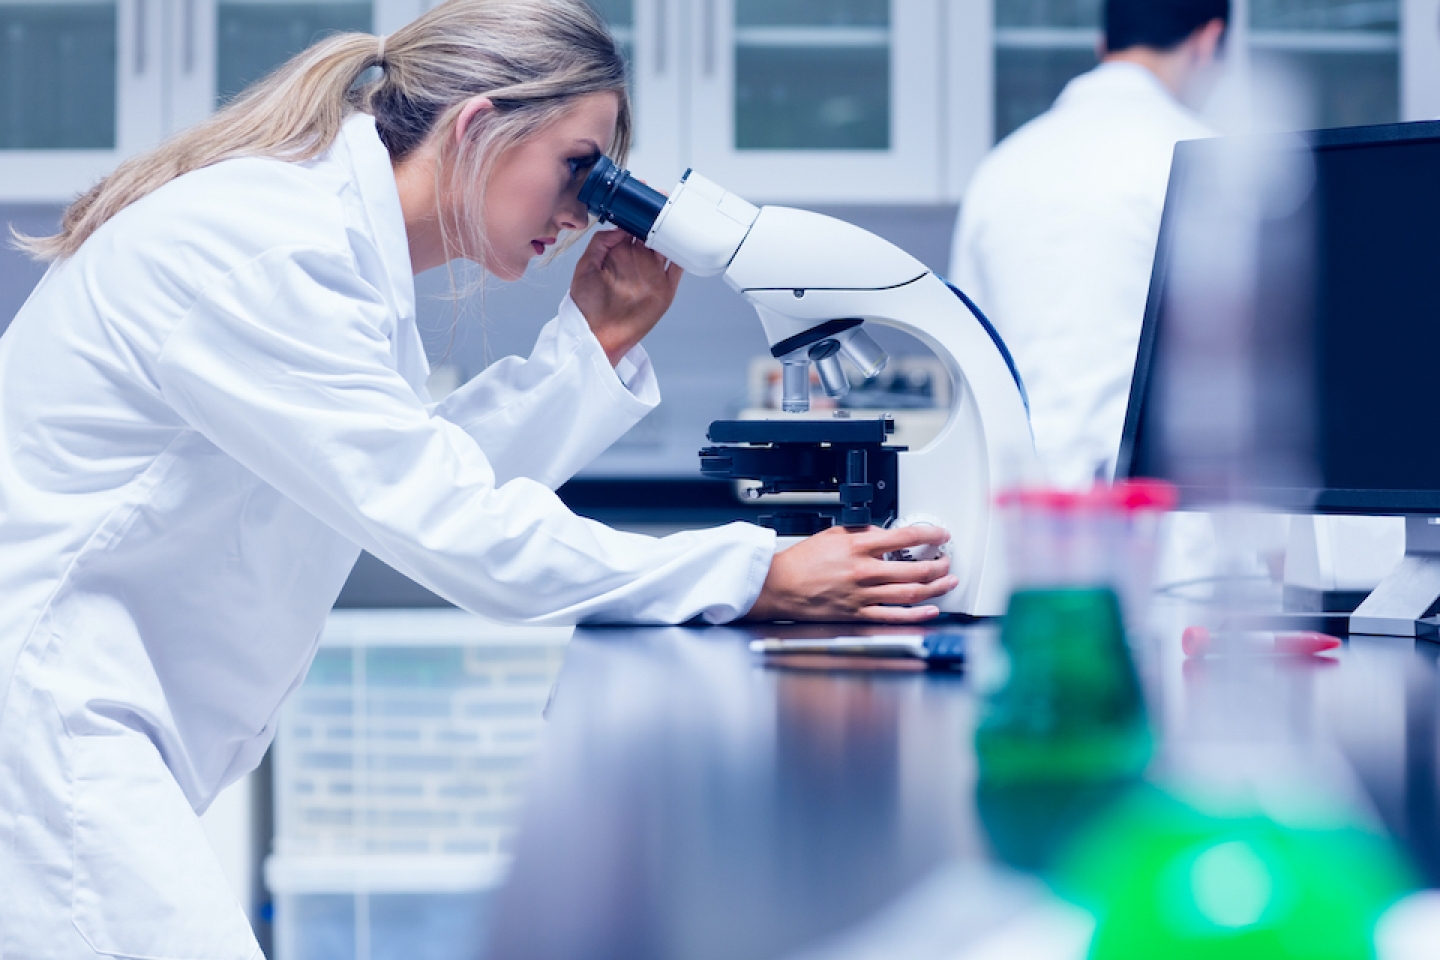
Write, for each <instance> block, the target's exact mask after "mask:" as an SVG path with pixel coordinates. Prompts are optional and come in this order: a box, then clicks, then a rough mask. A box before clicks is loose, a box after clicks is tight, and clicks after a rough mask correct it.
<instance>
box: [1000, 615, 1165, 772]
mask: <svg viewBox="0 0 1440 960" xmlns="http://www.w3.org/2000/svg"><path fill="white" fill-rule="evenodd" d="M1001 643H1002V645H1003V646H1004V648H1005V652H1006V654H1007V656H1008V657H1009V660H1010V675H1009V677H1008V678H1007V680H1006V682H1005V686H1004V687H1003V688H1002V689H1001V690H999V691H998V692H996V693H995V694H994V695H993V696H991V697H990V699H989V700H988V701H987V702H986V704H985V710H984V713H983V715H982V718H981V721H980V726H979V729H978V730H977V731H976V735H975V750H976V753H977V754H978V756H979V761H980V778H981V780H982V782H987V783H993V784H1013V783H1037V782H1056V781H1062V782H1077V781H1079V782H1097V781H1100V782H1103V781H1114V780H1124V779H1128V778H1131V777H1135V776H1137V775H1139V774H1140V772H1141V771H1143V770H1144V769H1145V765H1146V763H1147V762H1148V761H1149V759H1150V752H1151V748H1152V743H1151V737H1150V730H1149V727H1148V725H1147V723H1146V720H1145V704H1144V699H1143V697H1142V695H1141V691H1140V681H1139V678H1138V677H1137V676H1136V673H1135V665H1134V662H1133V661H1132V660H1131V658H1130V648H1129V646H1128V645H1127V644H1126V643H1125V629H1124V626H1123V623H1122V620H1121V616H1120V604H1119V602H1118V600H1117V599H1116V597H1115V592H1114V591H1113V590H1111V589H1109V588H1108V587H1080V588H1056V589H1044V590H1019V591H1016V593H1015V594H1014V595H1013V596H1011V598H1010V606H1009V609H1008V610H1007V612H1006V614H1005V626H1004V628H1003V630H1002V632H1001Z"/></svg>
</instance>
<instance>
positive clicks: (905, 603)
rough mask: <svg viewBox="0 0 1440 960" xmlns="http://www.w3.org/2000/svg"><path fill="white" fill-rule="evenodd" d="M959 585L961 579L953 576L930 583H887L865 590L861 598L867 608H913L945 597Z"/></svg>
mask: <svg viewBox="0 0 1440 960" xmlns="http://www.w3.org/2000/svg"><path fill="white" fill-rule="evenodd" d="M959 585H960V580H959V578H958V577H951V576H945V577H941V578H940V579H939V580H934V581H932V582H930V583H887V584H883V585H881V586H878V587H870V588H868V589H866V590H863V591H862V592H861V594H860V598H861V601H862V602H863V603H864V605H865V606H867V607H868V606H875V605H877V604H886V605H890V604H893V605H895V606H902V607H913V606H915V605H916V604H917V603H924V602H925V601H927V600H934V599H935V598H936V597H943V596H944V595H945V594H947V593H949V592H950V591H951V590H954V589H955V588H956V587H958V586H959Z"/></svg>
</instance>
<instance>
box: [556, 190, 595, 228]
mask: <svg viewBox="0 0 1440 960" xmlns="http://www.w3.org/2000/svg"><path fill="white" fill-rule="evenodd" d="M559 221H560V229H562V230H583V229H585V228H586V227H588V226H589V225H590V211H589V210H588V209H587V208H586V206H585V204H583V203H581V202H580V200H579V198H578V197H576V196H574V195H571V196H567V197H566V198H565V199H564V201H563V202H562V203H561V204H560V213H559Z"/></svg>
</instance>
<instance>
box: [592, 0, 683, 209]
mask: <svg viewBox="0 0 1440 960" xmlns="http://www.w3.org/2000/svg"><path fill="white" fill-rule="evenodd" d="M685 2H686V0H590V4H591V6H593V7H594V8H595V10H596V11H597V12H598V13H599V14H600V15H601V16H602V17H603V18H604V19H605V22H606V23H608V24H609V25H610V29H611V31H612V32H613V33H614V34H615V39H616V41H617V42H618V43H619V44H620V48H621V50H622V51H623V52H624V54H625V60H626V63H627V65H628V66H629V69H630V103H631V106H632V108H633V109H634V120H635V131H634V137H633V143H632V144H631V149H630V160H629V166H630V169H631V170H633V171H634V172H635V174H636V176H639V177H640V178H641V179H644V180H648V181H649V182H651V183H653V184H655V185H656V186H658V187H660V188H661V189H662V190H668V189H669V188H670V186H671V185H673V184H674V183H676V182H677V181H678V180H679V179H680V175H681V174H682V173H684V172H685V167H684V166H683V163H682V157H681V149H680V136H681V121H682V113H681V101H680V96H681V90H682V83H681V78H680V71H681V69H682V66H683V65H682V64H681V62H680V61H679V58H677V57H676V56H675V51H676V49H677V48H678V44H679V41H680V30H679V21H680V17H679V15H678V14H679V11H680V8H681V4H683V3H685Z"/></svg>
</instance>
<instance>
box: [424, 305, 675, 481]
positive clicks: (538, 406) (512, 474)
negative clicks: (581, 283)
mask: <svg viewBox="0 0 1440 960" xmlns="http://www.w3.org/2000/svg"><path fill="white" fill-rule="evenodd" d="M622 362H623V363H624V364H625V366H626V372H628V373H630V376H629V379H628V383H627V382H624V381H622V379H621V376H620V375H619V374H618V373H617V370H616V369H615V368H612V367H611V366H610V361H609V360H608V359H607V358H606V356H605V351H604V350H603V349H602V348H601V347H600V342H599V341H598V340H596V339H595V335H594V333H592V332H591V330H590V325H589V324H588V323H586V321H585V317H584V316H583V315H582V314H581V313H580V309H579V308H578V307H576V306H575V303H574V301H572V300H571V299H570V298H569V297H568V296H567V297H566V298H565V299H564V301H563V302H562V303H561V304H560V313H559V315H558V316H557V317H556V318H555V319H554V320H552V321H550V323H548V324H546V326H545V328H544V330H542V331H541V332H540V337H539V339H538V340H537V341H536V344H535V349H534V350H533V351H532V352H531V354H530V356H529V358H528V359H521V358H520V357H506V358H504V359H502V360H499V361H497V362H495V363H493V364H491V365H490V366H489V367H487V368H486V369H485V371H484V372H483V373H481V374H480V375H479V376H477V377H475V378H474V379H473V380H471V381H470V382H469V383H467V384H465V386H463V387H461V388H460V389H458V390H456V391H455V392H454V393H452V394H451V395H450V396H448V397H446V398H445V399H444V400H442V401H441V402H440V403H438V404H436V405H435V407H434V412H435V414H436V415H437V416H441V417H444V418H445V419H447V420H449V421H451V422H452V423H455V424H457V425H458V426H460V427H461V428H462V429H463V430H464V431H465V432H466V433H468V434H470V436H471V437H473V438H474V439H475V442H476V443H478V444H479V445H480V449H481V450H483V451H484V452H485V456H486V458H487V459H488V460H489V461H490V467H491V469H493V470H494V471H495V477H496V482H497V483H499V484H504V483H506V482H508V481H510V480H513V479H515V478H516V477H529V478H530V479H531V480H534V481H536V482H537V483H542V484H544V485H545V486H547V487H549V488H550V489H552V490H554V489H555V488H557V487H559V486H560V485H561V484H562V483H564V482H565V481H566V480H569V479H570V478H571V477H573V476H574V475H575V473H576V472H577V471H579V470H580V469H581V468H583V467H584V466H585V465H586V464H588V463H589V462H590V461H591V460H593V459H595V457H596V456H598V455H599V454H600V452H601V451H603V450H604V449H605V448H606V447H608V446H610V445H611V444H612V443H614V442H615V441H616V440H618V439H620V437H621V436H622V435H623V434H624V433H625V431H627V430H629V429H630V428H631V427H633V426H634V425H635V424H636V423H638V422H639V421H640V419H641V418H642V417H644V416H645V415H646V414H647V413H649V412H650V411H651V410H653V409H654V408H655V406H656V404H658V403H659V402H660V390H659V387H658V386H657V384H656V382H655V374H654V372H653V370H652V369H651V366H650V362H649V358H648V357H647V356H646V355H645V352H644V350H643V349H642V348H639V347H637V348H636V349H635V350H633V351H631V352H630V353H629V354H627V355H626V358H625V361H622ZM542 439H543V442H537V440H542Z"/></svg>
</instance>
